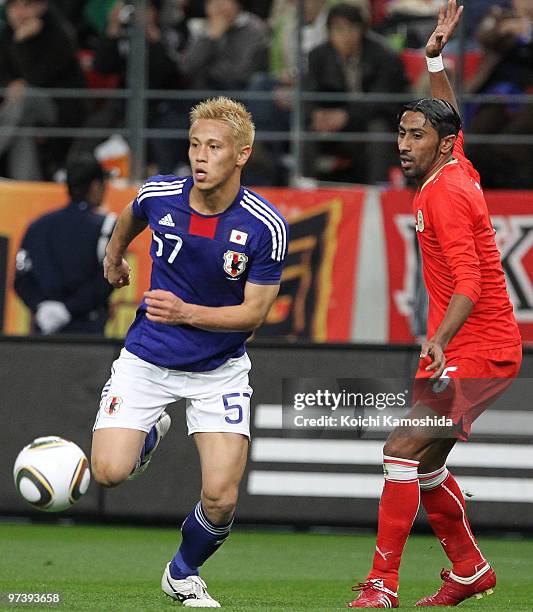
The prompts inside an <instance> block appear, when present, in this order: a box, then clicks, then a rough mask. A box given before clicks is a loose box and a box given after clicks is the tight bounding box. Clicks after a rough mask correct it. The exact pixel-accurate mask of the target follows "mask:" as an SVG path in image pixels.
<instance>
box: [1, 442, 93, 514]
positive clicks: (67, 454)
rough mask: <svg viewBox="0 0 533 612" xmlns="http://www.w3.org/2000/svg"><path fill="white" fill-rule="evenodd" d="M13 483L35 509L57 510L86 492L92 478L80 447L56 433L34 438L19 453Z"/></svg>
mask: <svg viewBox="0 0 533 612" xmlns="http://www.w3.org/2000/svg"><path fill="white" fill-rule="evenodd" d="M13 476H14V478H15V486H16V487H17V489H18V492H19V493H20V494H21V495H22V497H23V498H24V499H25V500H26V501H27V502H28V503H29V504H31V505H32V506H33V507H34V508H38V509H39V510H44V511H45V512H60V511H61V510H66V509H67V508H69V507H70V506H72V504H74V503H76V502H77V501H78V500H79V499H80V498H81V497H82V495H84V494H85V492H86V491H87V488H88V486H89V481H90V479H91V473H90V471H89V462H88V461H87V457H86V456H85V454H84V452H83V451H82V450H81V448H80V447H79V446H78V445H77V444H74V442H70V441H69V440H63V438H58V437H57V436H47V437H45V438H37V439H36V440H34V441H33V442H32V443H31V444H28V446H25V447H24V448H23V449H22V450H21V451H20V453H19V454H18V457H17V460H16V461H15V467H14V468H13Z"/></svg>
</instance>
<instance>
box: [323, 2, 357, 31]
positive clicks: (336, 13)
mask: <svg viewBox="0 0 533 612" xmlns="http://www.w3.org/2000/svg"><path fill="white" fill-rule="evenodd" d="M333 19H346V21H349V22H350V23H356V24H359V25H361V26H363V27H364V26H365V25H366V23H365V19H364V17H363V13H362V12H361V9H360V8H359V7H358V6H354V5H353V4H348V3H347V2H341V3H339V4H334V5H333V6H332V7H331V9H330V11H329V13H328V19H327V27H328V30H330V29H331V22H332V21H333Z"/></svg>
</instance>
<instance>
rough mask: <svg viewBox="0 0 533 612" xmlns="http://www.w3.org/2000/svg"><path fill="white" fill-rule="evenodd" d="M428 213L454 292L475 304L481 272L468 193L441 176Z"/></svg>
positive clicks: (478, 293)
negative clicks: (449, 271)
mask: <svg viewBox="0 0 533 612" xmlns="http://www.w3.org/2000/svg"><path fill="white" fill-rule="evenodd" d="M429 213H430V220H431V224H432V228H433V231H434V232H435V236H436V237H437V240H438V241H439V245H440V247H441V249H442V252H443V254H444V257H445V258H446V262H447V264H448V266H449V268H450V270H451V273H452V276H453V281H454V285H455V289H454V293H460V294H461V295H466V297H468V298H469V299H471V300H472V302H474V304H475V303H476V302H477V301H478V299H479V296H480V294H481V272H480V267H479V258H478V255H477V252H476V246H475V241H474V225H475V222H476V219H475V214H474V211H473V209H472V207H471V206H470V203H469V200H468V194H467V193H464V192H462V191H461V188H460V186H458V185H448V184H447V183H446V179H442V178H441V180H439V181H438V183H435V184H434V186H433V190H432V193H431V197H430V206H429Z"/></svg>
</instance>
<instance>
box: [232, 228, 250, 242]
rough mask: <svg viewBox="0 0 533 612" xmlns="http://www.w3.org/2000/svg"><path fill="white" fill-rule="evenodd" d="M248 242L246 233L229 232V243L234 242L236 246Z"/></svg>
mask: <svg viewBox="0 0 533 612" xmlns="http://www.w3.org/2000/svg"><path fill="white" fill-rule="evenodd" d="M247 240H248V234H247V233H246V232H241V231H240V230H231V234H230V237H229V241H230V242H235V243H236V244H246V241H247Z"/></svg>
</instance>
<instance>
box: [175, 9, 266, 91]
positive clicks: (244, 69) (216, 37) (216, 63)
mask: <svg viewBox="0 0 533 612" xmlns="http://www.w3.org/2000/svg"><path fill="white" fill-rule="evenodd" d="M205 12H206V19H205V20H202V21H196V22H194V21H193V22H191V24H190V25H191V36H190V40H189V44H188V45H187V47H186V48H185V50H184V53H183V54H182V57H181V61H180V66H181V69H182V71H183V72H184V74H185V75H186V76H187V77H188V78H189V80H190V85H191V87H192V88H193V89H215V90H224V89H243V88H245V87H246V86H247V85H248V84H249V82H250V78H251V76H252V75H253V74H254V73H255V72H260V71H263V72H264V71H265V70H266V68H267V61H268V49H269V32H268V27H267V25H266V23H265V22H264V21H262V20H261V19H260V18H259V17H257V16H256V15H253V14H252V13H248V12H246V11H244V10H243V8H242V4H241V2H240V0H206V2H205Z"/></svg>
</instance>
